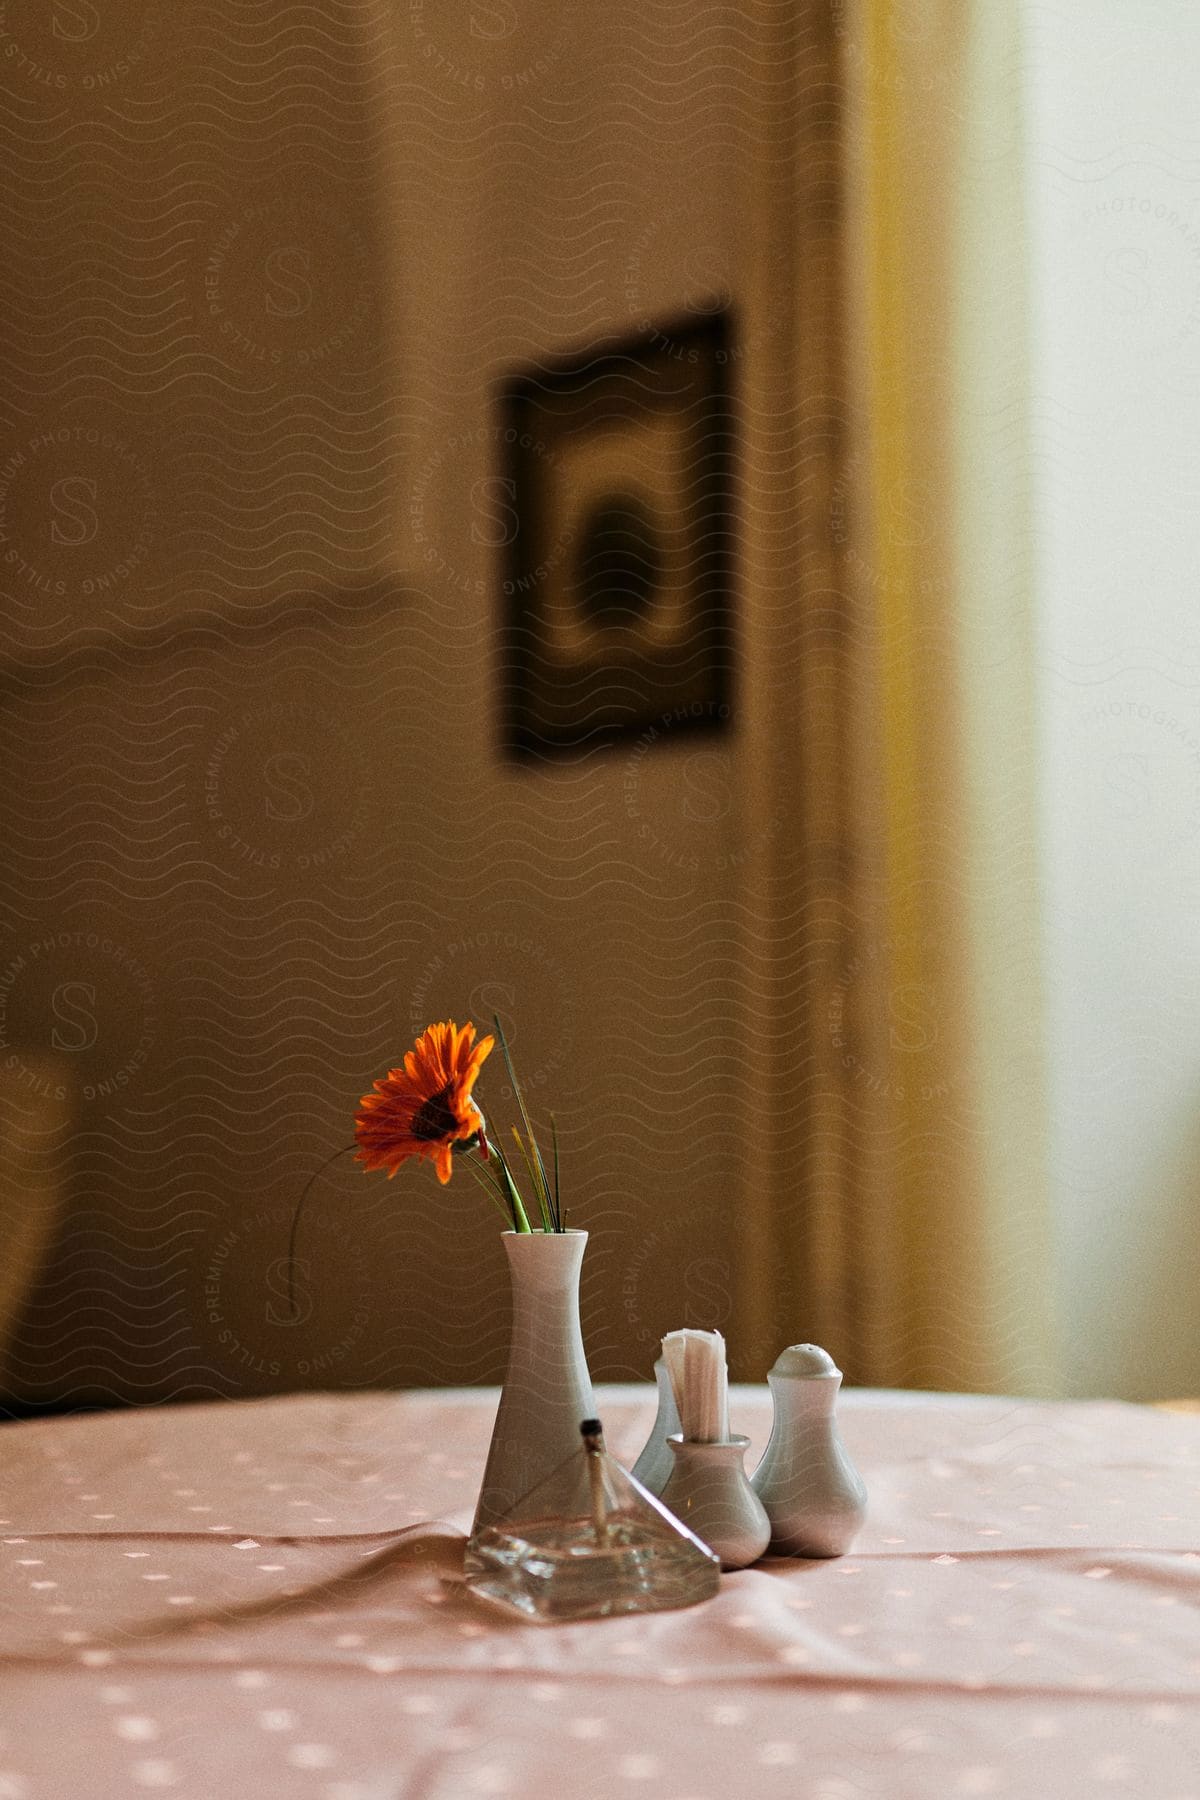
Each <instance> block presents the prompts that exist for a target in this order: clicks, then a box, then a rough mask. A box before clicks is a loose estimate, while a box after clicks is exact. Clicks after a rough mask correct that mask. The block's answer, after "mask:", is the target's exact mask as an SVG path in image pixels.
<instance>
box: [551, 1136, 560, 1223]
mask: <svg viewBox="0 0 1200 1800" xmlns="http://www.w3.org/2000/svg"><path fill="white" fill-rule="evenodd" d="M550 1139H551V1142H552V1144H553V1146H554V1229H555V1231H561V1230H562V1228H563V1216H562V1202H561V1200H560V1199H559V1189H558V1120H557V1119H556V1118H555V1116H554V1114H553V1113H551V1114H550Z"/></svg>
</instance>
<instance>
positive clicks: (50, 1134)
mask: <svg viewBox="0 0 1200 1800" xmlns="http://www.w3.org/2000/svg"><path fill="white" fill-rule="evenodd" d="M0 12H2V13H3V15H4V16H3V19H2V21H0V25H2V31H3V36H2V38H0V49H2V51H3V55H2V56H0V80H2V82H3V90H2V97H0V106H2V107H3V112H4V122H5V124H6V125H7V126H8V127H9V128H10V130H11V133H12V135H13V137H14V140H15V143H16V145H17V149H16V150H15V152H14V153H13V154H14V161H13V169H14V175H13V179H12V180H11V182H10V184H9V186H8V188H7V191H6V192H5V193H4V194H3V195H2V196H0V229H2V231H3V238H4V250H3V259H4V277H3V282H2V284H0V297H2V298H3V302H4V307H5V318H4V322H3V326H2V328H0V342H2V344H3V358H4V364H5V367H6V370H7V379H6V381H5V384H4V389H3V400H2V403H0V579H2V581H3V594H4V624H3V632H2V636H0V653H2V655H3V659H4V668H3V671H2V672H0V696H2V699H3V708H2V713H0V731H2V732H3V740H4V741H3V755H4V762H5V768H6V770H7V771H8V782H7V784H6V787H5V791H4V796H3V801H2V807H0V842H2V844H3V848H4V868H5V873H4V878H3V880H4V893H3V900H4V914H3V930H4V937H3V944H2V946H0V964H2V968H3V973H2V974H0V981H2V982H3V996H4V998H3V1021H2V1023H3V1048H2V1050H0V1062H2V1063H3V1064H4V1065H5V1067H4V1070H3V1073H4V1083H5V1085H4V1087H3V1089H2V1091H0V1106H2V1107H3V1117H4V1120H5V1124H6V1129H7V1131H8V1132H9V1134H10V1135H11V1134H12V1133H13V1132H15V1131H19V1130H21V1129H22V1128H24V1129H25V1130H26V1133H27V1135H28V1133H29V1132H33V1133H34V1134H35V1136H36V1146H35V1152H34V1154H35V1160H36V1161H37V1164H38V1179H39V1181H40V1182H41V1183H42V1185H43V1187H44V1185H45V1183H46V1181H47V1180H52V1181H54V1182H56V1183H57V1184H58V1186H59V1189H60V1194H61V1205H62V1213H61V1226H60V1231H59V1236H58V1240H57V1242H56V1244H55V1246H54V1249H53V1253H52V1255H51V1257H50V1259H49V1262H48V1264H47V1267H46V1269H45V1271H44V1274H43V1278H42V1280H41V1282H40V1284H39V1286H38V1288H37V1290H36V1292H35V1294H34V1297H33V1300H32V1302H31V1304H30V1306H29V1307H28V1308H27V1310H26V1312H25V1316H24V1319H23V1321H22V1323H21V1326H20V1330H19V1333H18V1339H17V1343H16V1345H15V1348H14V1350H13V1353H12V1360H11V1365H10V1370H9V1376H8V1381H9V1387H10V1390H12V1391H15V1392H17V1393H18V1394H20V1395H21V1396H22V1397H23V1398H25V1399H26V1400H31V1401H37V1402H40V1401H49V1400H53V1399H56V1398H61V1397H64V1396H70V1397H72V1398H76V1399H79V1398H109V1397H112V1396H119V1397H122V1398H127V1399H138V1400H146V1399H153V1398H160V1397H163V1396H178V1397H183V1396H187V1397H201V1396H205V1395H213V1394H241V1393H253V1392H261V1391H267V1390H271V1389H275V1388H280V1387H287V1386H310V1385H311V1386H322V1385H343V1384H363V1383H408V1382H425V1381H428V1382H443V1381H480V1380H487V1379H494V1378H495V1377H496V1376H497V1374H498V1372H499V1371H500V1368H501V1366H502V1355H503V1349H504V1342H505V1312H504V1307H503V1304H502V1302H501V1301H500V1300H499V1299H498V1296H500V1295H501V1294H502V1292H503V1282H504V1278H503V1266H502V1257H501V1254H500V1250H499V1246H498V1245H497V1243H496V1241H495V1222H494V1219H493V1216H492V1215H489V1213H488V1212H487V1211H486V1208H485V1203H484V1201H483V1198H482V1196H481V1195H480V1193H479V1192H478V1190H477V1189H476V1188H475V1187H474V1186H473V1185H471V1184H470V1183H469V1182H468V1181H467V1180H466V1179H465V1178H460V1179H459V1180H456V1181H455V1182H454V1183H452V1185H451V1186H450V1187H449V1188H448V1189H447V1190H445V1191H444V1192H443V1191H441V1190H439V1189H438V1187H437V1184H436V1182H435V1181H434V1180H433V1179H432V1176H431V1175H429V1174H427V1173H426V1172H421V1173H415V1172H413V1171H411V1170H406V1171H404V1172H403V1173H402V1174H401V1175H400V1176H399V1177H398V1178H397V1179H396V1180H395V1181H394V1182H392V1183H390V1184H389V1183H387V1182H385V1181H384V1180H383V1179H382V1178H380V1177H366V1176H364V1175H363V1174H362V1173H361V1172H360V1171H358V1170H357V1169H356V1168H354V1167H353V1166H351V1164H350V1163H349V1161H348V1160H346V1161H344V1162H342V1163H340V1164H336V1165H335V1166H334V1168H333V1170H331V1171H330V1173H329V1175H328V1177H326V1178H325V1179H323V1180H322V1182H321V1183H320V1184H319V1185H318V1187H317V1188H316V1189H315V1190H314V1194H313V1198H312V1202H311V1210H310V1212H309V1215H308V1218H307V1221H306V1228H305V1237H304V1241H303V1243H302V1246H301V1253H302V1256H303V1257H305V1258H307V1259H308V1261H309V1263H310V1267H309V1268H308V1269H307V1271H306V1279H305V1283H304V1300H305V1304H304V1319H303V1322H302V1324H301V1325H299V1326H295V1327H292V1326H289V1325H288V1324H287V1323H286V1322H285V1321H284V1320H283V1317H282V1311H281V1300H280V1297H279V1287H280V1279H281V1273H282V1259H283V1257H284V1253H285V1249H286V1242H285V1239H286V1227H287V1219H288V1214H289V1208H290V1206H291V1203H292V1201H293V1200H294V1198H295V1196H296V1195H297V1193H298V1191H299V1189H300V1188H301V1186H302V1185H303V1183H304V1181H305V1179H306V1178H307V1176H308V1174H309V1173H310V1172H311V1171H312V1170H313V1169H314V1168H315V1167H316V1165H317V1164H318V1163H319V1162H320V1160H321V1159H322V1158H323V1157H324V1156H325V1155H327V1154H328V1153H329V1152H330V1151H331V1150H332V1149H335V1148H336V1147H337V1146H338V1145H339V1144H341V1143H344V1142H347V1141H348V1140H349V1136H350V1119H351V1115H352V1112H353V1109H354V1106H355V1102H356V1101H357V1099H358V1097H359V1095H360V1094H361V1093H362V1092H363V1091H364V1089H365V1087H366V1086H367V1085H368V1084H369V1082H370V1080H371V1079H372V1078H373V1077H374V1076H375V1075H376V1074H378V1073H381V1072H382V1071H383V1070H384V1069H385V1068H386V1067H387V1065H388V1064H389V1062H391V1061H394V1060H397V1059H398V1058H399V1056H400V1054H401V1053H402V1052H403V1050H404V1048H405V1047H406V1046H407V1045H408V1044H409V1043H410V1042H411V1040H412V1038H413V1036H414V1035H415V1033H416V1032H417V1031H418V1030H419V1029H420V1028H421V1027H422V1026H423V1025H424V1024H425V1023H426V1022H427V1021H428V1020H430V1019H433V1018H436V1017H441V1016H446V1015H448V1014H453V1015H454V1016H456V1017H458V1018H460V1019H461V1018H463V1017H464V1016H466V1015H467V1014H470V1015H472V1016H474V1017H476V1018H478V1019H480V1020H481V1022H482V1021H485V1020H486V1018H487V1016H488V1015H489V1014H490V1013H491V1012H492V1011H493V1010H496V1009H498V1010H499V1011H500V1012H501V1013H502V1015H503V1016H504V1018H505V1020H506V1021H507V1022H508V1025H509V1029H510V1031H511V1033H512V1037H513V1042H514V1049H515V1052H516V1055H517V1058H518V1066H519V1068H520V1069H521V1070H522V1071H523V1072H524V1076H525V1079H526V1081H527V1083H528V1085H529V1087H530V1089H531V1092H532V1094H533V1095H534V1096H535V1098H536V1100H537V1101H538V1102H539V1103H543V1102H549V1103H553V1104H554V1106H555V1107H556V1109H557V1111H558V1115H559V1119H560V1125H561V1129H562V1135H563V1150H564V1177H565V1182H566V1186H567V1191H568V1196H569V1198H568V1205H569V1208H570V1212H571V1219H572V1223H575V1224H579V1225H584V1226H586V1227H587V1228H588V1229H589V1231H590V1232H591V1234H592V1242H591V1244H590V1246H589V1251H588V1256H587V1263H586V1277H585V1315H586V1316H585V1330H586V1334H587V1338H588V1345H589V1350H590V1353H591V1357H592V1363H593V1369H594V1372H595V1373H596V1374H597V1375H599V1376H603V1377H620V1376H643V1375H648V1374H649V1371H650V1366H651V1363H652V1361H653V1355H654V1352H655V1349H656V1345H657V1339H658V1337H659V1335H660V1334H661V1332H662V1331H663V1330H666V1329H669V1328H671V1327H673V1326H676V1325H680V1324H684V1323H694V1324H705V1325H725V1324H728V1323H729V1320H730V1318H731V1316H732V1308H733V1300H734V1282H735V1275H736V1268H735V1256H734V1250H733V1242H734V1237H735V1234H736V1227H735V1226H734V1225H732V1224H731V1212H732V1211H733V1209H734V1208H735V1207H736V1194H737V1182H738V1177H739V1173H740V1169H741V1166H742V1159H743V1153H744V1141H743V1138H744V1128H745V1124H746V1120H747V1118H748V1117H749V1116H751V1114H748V1112H747V1096H746V1094H745V1092H744V1091H743V1089H742V1087H741V1086H740V1083H739V1076H738V1068H739V1059H738V1045H739V1042H740V1041H741V1035H742V1033H743V1031H744V1023H743V1005H742V1000H741V993H742V989H741V983H740V975H739V971H740V969H741V967H742V959H743V944H742V934H743V930H744V927H745V916H746V915H745V909H744V907H743V905H742V901H741V895H742V892H743V888H744V884H745V882H746V881H747V879H748V878H749V876H750V875H751V874H752V872H753V870H754V867H755V863H756V859H759V858H761V855H762V850H763V846H762V844H761V843H760V842H759V841H758V839H757V834H756V832H755V831H754V829H753V828H752V827H750V826H749V825H748V824H747V823H746V818H745V814H744V811H743V808H742V807H741V806H740V804H739V796H740V794H741V792H742V791H743V788H742V784H743V778H744V771H743V768H742V764H741V760H740V759H741V756H742V744H741V740H740V739H739V737H738V736H737V734H736V732H735V733H734V734H733V735H732V736H730V737H728V738H725V739H719V738H713V739H709V740H705V739H691V740H685V739H681V738H680V739H678V741H676V738H677V736H678V734H673V733H672V730H671V729H670V728H669V727H668V728H666V729H664V730H663V732H662V734H661V737H662V741H661V742H660V743H659V744H658V745H657V746H656V747H655V749H654V752H653V754H651V755H638V754H637V753H636V752H635V750H634V749H633V748H632V747H628V746H627V747H626V748H625V749H621V748H616V749H610V750H609V751H607V752H605V753H601V754H595V755H593V756H591V757H589V758H586V759H584V760H583V761H576V762H573V763H569V764H567V763H564V764H562V765H559V766H554V767H537V768H533V769H514V768H513V767H511V766H509V765H505V764H502V763H500V762H499V761H498V760H497V757H496V753H495V747H494V741H495V725H496V721H495V691H494V690H495V685H496V676H497V666H496V664H497V656H496V645H495V637H494V630H495V623H496V616H497V575H496V567H495V560H494V557H495V552H494V549H493V548H492V542H491V540H492V535H493V534H492V532H491V530H490V523H489V512H488V496H487V493H486V490H485V489H482V488H480V487H479V485H478V483H479V482H480V480H481V478H483V477H485V476H487V475H489V474H493V473H495V472H496V470H497V467H498V460H497V458H498V447H497V443H496V436H495V419H494V414H493V412H492V410H491V398H492V393H493V389H494V384H495V381H496V378H497V376H498V374H499V373H500V372H501V371H503V370H506V369H507V368H509V367H511V366H512V365H514V364H517V363H524V362H529V361H536V360H538V359H542V358H544V357H546V356H547V355H550V354H553V353H555V352H557V351H560V350H563V349H572V348H576V347H579V346H582V345H585V344H588V343H590V342H592V341H594V340H596V339H597V338H601V337H604V336H606V335H614V334H619V333H621V332H623V331H627V330H628V329H629V328H630V327H631V326H634V325H638V324H640V323H641V322H642V321H644V320H645V319H647V318H649V317H651V316H657V315H660V314H677V313H679V312H680V311H681V310H686V309H687V308H688V307H689V306H691V307H695V306H697V305H701V306H702V305H704V304H707V303H709V302H710V301H711V300H712V299H713V298H714V297H719V296H721V295H726V296H727V297H728V298H730V299H731V300H732V302H733V304H734V305H735V307H736V308H738V309H739V310H740V313H741V316H742V318H743V319H745V318H746V317H747V316H748V315H749V314H752V312H753V309H754V306H755V297H754V296H753V295H752V294H750V293H749V292H748V291H747V289H746V281H745V275H744V271H745V269H746V267H747V242H746V229H747V218H748V207H747V197H748V194H749V192H750V189H751V176H752V172H753V170H754V169H755V168H756V167H758V166H759V160H760V158H761V155H762V151H763V146H762V144H761V143H760V141H759V139H760V135H761V131H762V129H763V127H762V125H761V123H760V120H761V110H760V107H759V105H758V98H757V86H758V83H759V81H760V80H761V77H762V62H761V47H759V46H756V44H755V42H754V39H753V35H752V33H751V31H750V30H749V28H748V26H747V23H746V20H745V17H744V12H743V9H740V8H738V7H737V6H734V5H732V4H730V5H726V4H717V5H711V6H707V7H703V8H701V9H699V10H698V11H691V12H688V13H687V14H686V29H684V28H683V23H684V19H685V15H683V14H681V13H680V11H679V9H678V8H677V7H673V6H671V5H668V4H666V3H665V0H663V3H661V4H652V5H649V6H647V5H646V4H645V3H644V0H618V3H617V4H614V5H610V6H607V7H605V8H602V9H601V8H591V7H578V6H574V5H568V4H565V3H563V4H559V5H555V4H553V3H552V0H537V3H536V4H534V0H515V4H514V5H513V6H512V7H509V6H507V5H501V4H499V0H497V4H495V5H491V4H489V5H487V6H484V5H482V4H481V5H478V6H476V7H475V8H474V10H473V11H471V10H470V9H468V8H467V7H465V6H464V7H462V8H459V7H458V6H454V7H442V6H441V5H439V6H437V7H435V6H434V5H433V4H432V3H431V0H427V3H426V4H424V5H421V4H419V3H418V0H411V3H409V0H405V3H404V4H402V5H398V6H396V5H391V4H383V3H382V0H339V3H338V4H334V5H331V4H329V3H328V0H324V3H323V4H320V5H316V4H297V5H289V6H284V5H280V6H279V7H278V8H274V9H271V8H265V9H264V8H249V9H248V8H246V7H245V6H244V5H241V4H235V0H212V3H211V4H209V5H207V6H205V7H204V8H202V9H201V8H195V9H193V8H189V7H180V6H168V5H167V4H166V3H165V0H163V4H161V5H160V4H158V0H107V3H106V4H104V5H103V6H101V7H100V8H99V10H97V9H94V8H92V7H90V6H85V5H83V4H82V0H70V3H68V0H61V3H60V4H49V0H47V4H46V5H44V6H43V7H42V8H41V9H40V10H39V11H38V12H37V13H36V14H35V13H34V9H33V8H32V7H31V6H30V7H17V6H13V5H10V6H7V7H4V8H2V9H0ZM445 14H449V15H451V16H450V17H448V18H443V15H445ZM26 15H29V16H28V18H27V17H26ZM47 1070H49V1071H51V1072H50V1073H47ZM47 1084H50V1086H51V1087H52V1088H54V1089H55V1090H57V1088H59V1087H61V1088H62V1089H63V1090H64V1091H65V1093H66V1101H65V1104H66V1105H67V1107H68V1108H69V1113H70V1117H69V1120H68V1121H67V1122H66V1123H64V1122H63V1119H62V1117H61V1111H62V1104H63V1103H61V1102H55V1103H52V1104H49V1105H47V1104H46V1103H45V1101H46V1095H47V1092H48V1091H49V1090H48V1087H47ZM483 1092H484V1097H485V1099H489V1100H490V1102H491V1109H492V1110H493V1111H495V1110H498V1109H497V1101H498V1100H499V1099H500V1098H501V1092H502V1082H501V1080H500V1078H499V1071H498V1070H497V1069H495V1068H492V1069H490V1070H489V1072H488V1079H487V1081H486V1084H485V1086H484V1088H483ZM39 1094H40V1095H41V1096H42V1101H41V1102H40V1103H39V1099H38V1096H39ZM499 1110H501V1111H502V1110H503V1109H502V1107H501V1108H499ZM542 1110H543V1111H544V1106H543V1108H542ZM751 1113H753V1097H751ZM754 1116H755V1117H758V1116H759V1115H757V1114H755V1115H754ZM31 1179H32V1178H31ZM796 1335H804V1333H803V1331H802V1330H801V1331H799V1332H797V1330H796V1329H795V1325H794V1321H793V1320H791V1319H788V1318H783V1317H781V1318H780V1320H779V1321H778V1329H777V1330H775V1331H774V1336H775V1339H776V1341H777V1342H786V1341H788V1339H789V1337H792V1336H796ZM731 1354H732V1360H733V1363H734V1369H735V1373H736V1372H738V1371H739V1351H738V1345H737V1342H736V1341H734V1342H733V1343H732V1344H731Z"/></svg>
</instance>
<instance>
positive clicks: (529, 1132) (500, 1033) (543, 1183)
mask: <svg viewBox="0 0 1200 1800" xmlns="http://www.w3.org/2000/svg"><path fill="white" fill-rule="evenodd" d="M492 1023H493V1024H494V1025H495V1027H496V1035H497V1037H498V1038H499V1039H500V1050H501V1053H502V1055H503V1057H504V1066H505V1068H506V1069H507V1070H508V1079H509V1080H510V1081H511V1082H512V1090H513V1093H514V1094H515V1096H516V1101H517V1106H518V1107H519V1108H520V1112H521V1119H522V1122H523V1123H524V1126H525V1136H526V1137H527V1138H528V1139H529V1147H530V1149H531V1151H532V1152H533V1158H534V1161H535V1163H536V1165H537V1175H536V1176H535V1177H534V1186H535V1187H536V1188H538V1199H539V1201H540V1200H541V1199H542V1196H543V1195H545V1202H546V1206H547V1209H548V1208H549V1205H550V1183H549V1182H548V1181H547V1180H546V1165H545V1164H544V1163H543V1161H542V1153H541V1151H540V1150H539V1149H538V1141H537V1134H536V1133H535V1131H534V1129H533V1120H532V1119H531V1118H530V1117H529V1108H528V1107H527V1106H526V1104H525V1096H524V1094H523V1093H522V1092H521V1084H520V1082H519V1081H518V1080H517V1071H516V1070H515V1069H514V1068H513V1061H512V1057H511V1055H510V1054H509V1049H508V1039H507V1038H506V1037H505V1035H504V1027H503V1025H502V1024H501V1023H500V1015H499V1014H498V1013H493V1014H492Z"/></svg>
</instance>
